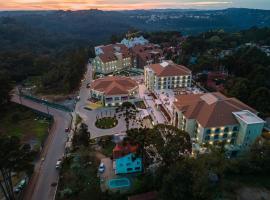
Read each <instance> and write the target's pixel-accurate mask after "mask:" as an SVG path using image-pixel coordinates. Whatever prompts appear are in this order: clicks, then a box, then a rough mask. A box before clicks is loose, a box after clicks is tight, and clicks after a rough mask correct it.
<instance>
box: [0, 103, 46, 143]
mask: <svg viewBox="0 0 270 200" xmlns="http://www.w3.org/2000/svg"><path fill="white" fill-rule="evenodd" d="M0 120H1V123H0V134H7V135H11V136H17V137H19V138H20V139H21V140H22V142H29V141H30V140H31V141H35V142H36V143H37V144H38V145H40V144H42V143H43V142H44V140H45V139H46V136H47V134H48V128H49V125H50V121H49V120H48V119H46V118H44V117H41V116H39V115H38V114H36V113H34V112H33V111H32V110H30V109H28V108H26V107H23V106H20V105H18V104H11V105H10V106H9V108H8V110H7V111H6V112H5V114H4V115H3V116H0Z"/></svg>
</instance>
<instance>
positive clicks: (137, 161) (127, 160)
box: [115, 153, 142, 174]
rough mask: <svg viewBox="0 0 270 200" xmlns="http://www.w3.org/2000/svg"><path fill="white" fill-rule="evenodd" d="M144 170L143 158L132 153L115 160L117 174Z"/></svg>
mask: <svg viewBox="0 0 270 200" xmlns="http://www.w3.org/2000/svg"><path fill="white" fill-rule="evenodd" d="M141 171H142V158H141V157H137V156H136V155H135V154H133V153H130V154H128V155H126V156H123V157H121V158H118V159H116V160H115V174H128V173H136V172H141Z"/></svg>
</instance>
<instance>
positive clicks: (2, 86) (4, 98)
mask: <svg viewBox="0 0 270 200" xmlns="http://www.w3.org/2000/svg"><path fill="white" fill-rule="evenodd" d="M11 88H12V85H11V80H10V79H9V76H8V75H7V73H4V72H1V71H0V106H1V107H2V106H3V104H5V103H7V102H8V101H9V93H10V90H11Z"/></svg>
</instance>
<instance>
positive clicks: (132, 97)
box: [90, 76, 139, 106]
mask: <svg viewBox="0 0 270 200" xmlns="http://www.w3.org/2000/svg"><path fill="white" fill-rule="evenodd" d="M138 90H139V86H138V83H137V82H136V81H134V80H132V79H131V78H128V77H123V76H107V77H104V78H100V79H96V80H94V81H93V82H92V83H91V85H90V97H91V98H93V99H94V100H97V101H101V102H102V104H103V105H104V106H118V105H121V104H122V103H123V102H126V101H128V102H132V103H133V102H135V101H137V100H138V92H139V91H138Z"/></svg>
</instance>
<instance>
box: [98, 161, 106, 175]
mask: <svg viewBox="0 0 270 200" xmlns="http://www.w3.org/2000/svg"><path fill="white" fill-rule="evenodd" d="M104 171H105V165H104V163H100V165H99V167H98V172H99V173H103V172H104Z"/></svg>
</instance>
